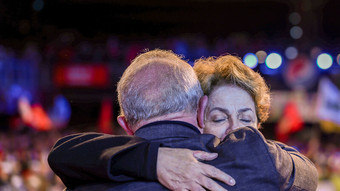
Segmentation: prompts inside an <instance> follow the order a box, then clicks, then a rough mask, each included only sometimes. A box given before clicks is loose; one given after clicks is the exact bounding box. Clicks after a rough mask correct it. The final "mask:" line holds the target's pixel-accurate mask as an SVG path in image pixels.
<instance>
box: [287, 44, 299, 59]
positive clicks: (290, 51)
mask: <svg viewBox="0 0 340 191" xmlns="http://www.w3.org/2000/svg"><path fill="white" fill-rule="evenodd" d="M285 54H286V57H287V58H288V59H290V60H293V59H295V58H296V57H297V56H298V54H299V52H298V50H297V49H296V48H295V47H294V46H290V47H288V48H287V49H286V50H285Z"/></svg>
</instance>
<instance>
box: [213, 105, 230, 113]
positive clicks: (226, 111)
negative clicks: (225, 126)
mask: <svg viewBox="0 0 340 191" xmlns="http://www.w3.org/2000/svg"><path fill="white" fill-rule="evenodd" d="M215 110H218V111H221V112H223V113H226V114H229V110H228V109H225V108H221V107H214V108H212V109H211V110H210V112H209V113H211V112H213V111H215Z"/></svg>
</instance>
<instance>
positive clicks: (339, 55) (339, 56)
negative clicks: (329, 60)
mask: <svg viewBox="0 0 340 191" xmlns="http://www.w3.org/2000/svg"><path fill="white" fill-rule="evenodd" d="M336 61H337V62H338V64H339V65H340V54H338V56H337V57H336Z"/></svg>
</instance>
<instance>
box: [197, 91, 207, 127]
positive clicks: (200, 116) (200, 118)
mask: <svg viewBox="0 0 340 191" xmlns="http://www.w3.org/2000/svg"><path fill="white" fill-rule="evenodd" d="M207 105H208V96H206V95H205V96H203V97H201V99H200V101H199V102H198V109H197V122H198V126H199V127H200V128H201V129H203V128H204V127H205V126H204V112H205V109H206V108H207Z"/></svg>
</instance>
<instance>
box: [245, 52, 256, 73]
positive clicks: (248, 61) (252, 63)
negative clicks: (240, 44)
mask: <svg viewBox="0 0 340 191" xmlns="http://www.w3.org/2000/svg"><path fill="white" fill-rule="evenodd" d="M243 62H244V64H245V65H247V66H248V67H249V68H251V69H253V68H255V67H256V66H257V63H258V60H257V57H256V55H255V54H253V53H247V54H246V55H244V57H243Z"/></svg>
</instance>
